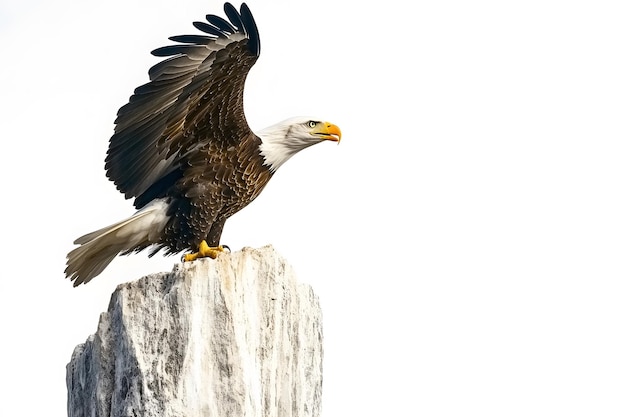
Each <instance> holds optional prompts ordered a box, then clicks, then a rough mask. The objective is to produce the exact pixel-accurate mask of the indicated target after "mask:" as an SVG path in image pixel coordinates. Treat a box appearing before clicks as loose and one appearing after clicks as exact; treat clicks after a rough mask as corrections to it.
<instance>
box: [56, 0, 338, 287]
mask: <svg viewBox="0 0 626 417" xmlns="http://www.w3.org/2000/svg"><path fill="white" fill-rule="evenodd" d="M224 12H225V14H226V16H227V18H228V21H227V20H225V19H223V18H221V17H219V16H215V15H207V16H206V22H194V26H195V27H196V28H197V29H199V30H200V31H202V32H203V33H204V34H202V35H182V36H173V37H171V38H170V40H172V41H174V42H178V43H177V44H175V45H171V46H165V47H163V48H159V49H156V50H155V51H153V52H152V53H153V54H154V55H156V56H159V57H166V59H165V60H163V61H162V62H160V63H158V64H156V65H155V66H153V67H152V68H151V69H150V71H149V76H150V82H148V83H147V84H145V85H142V86H140V87H138V88H137V89H135V92H134V94H133V95H132V96H131V97H130V100H129V102H128V104H126V105H124V106H123V107H121V108H120V110H119V112H118V115H117V119H116V121H115V131H114V134H113V136H112V137H111V139H110V142H109V150H108V152H107V157H106V164H105V168H106V172H107V176H108V178H109V179H111V180H112V181H113V182H114V183H115V185H116V187H117V189H118V190H119V191H120V192H122V193H123V194H124V195H125V197H126V198H134V205H135V207H136V208H137V210H138V211H137V212H136V213H135V214H134V215H133V216H131V217H130V218H128V219H125V220H122V221H120V222H118V223H115V224H113V225H111V226H108V227H105V228H102V229H100V230H97V231H95V232H92V233H89V234H87V235H85V236H82V237H80V238H78V239H76V241H75V242H74V243H75V244H78V245H80V246H78V247H77V248H75V249H74V250H72V251H71V252H70V253H69V254H68V256H67V268H66V269H65V274H66V276H67V277H68V278H70V279H71V280H72V281H74V286H77V285H79V284H82V283H87V282H89V281H90V280H91V279H93V278H94V277H96V276H97V275H98V274H100V273H101V272H102V271H103V270H104V268H106V266H107V265H108V264H109V263H110V262H111V261H112V260H113V259H114V258H115V257H116V256H117V255H118V254H122V255H127V254H130V253H134V252H139V251H141V250H143V249H146V248H148V247H151V248H152V249H151V253H150V255H154V254H155V253H157V252H159V251H160V250H164V251H165V253H166V254H174V253H178V252H182V251H194V253H190V254H187V255H185V258H184V259H185V260H186V261H191V260H194V259H196V258H197V257H205V256H209V257H213V258H214V257H215V256H217V254H218V253H219V252H220V251H221V250H223V249H222V247H221V246H220V237H221V235H222V230H223V228H224V223H225V222H226V220H227V219H228V218H229V217H230V216H232V215H233V214H234V213H236V212H237V211H239V210H241V209H242V208H244V207H245V206H247V205H248V204H249V203H250V202H251V201H252V200H254V199H255V198H256V197H257V196H258V195H259V193H260V192H261V191H262V190H263V188H264V187H265V185H266V184H267V182H268V181H269V180H270V178H271V177H272V175H273V174H274V172H275V171H276V169H278V168H279V167H280V166H281V165H282V164H283V163H284V162H285V161H287V160H288V159H289V158H290V157H291V156H293V155H294V154H296V153H297V152H299V151H300V150H302V149H304V148H307V147H309V146H311V145H314V144H316V143H319V142H322V141H326V140H330V141H335V142H339V140H340V139H341V132H340V130H339V128H338V127H337V126H336V125H334V124H332V123H328V122H325V121H322V120H318V119H315V118H310V117H294V118H291V119H287V120H285V121H282V122H280V123H277V124H275V125H273V126H270V127H268V128H266V129H264V130H262V131H260V132H257V133H256V134H255V133H254V132H252V131H251V130H250V127H249V126H248V123H247V122H246V118H245V114H244V110H243V90H244V84H245V81H246V77H247V75H248V72H249V71H250V69H251V68H252V66H253V65H254V63H255V62H256V60H257V58H258V57H259V53H260V50H261V44H260V40H259V33H258V30H257V26H256V23H255V21H254V18H253V16H252V14H251V13H250V9H249V8H248V6H247V5H246V4H245V3H244V4H242V5H241V8H240V10H239V11H237V9H236V8H235V7H234V6H233V5H231V4H230V3H226V4H225V5H224Z"/></svg>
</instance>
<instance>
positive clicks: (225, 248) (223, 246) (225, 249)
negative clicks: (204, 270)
mask: <svg viewBox="0 0 626 417" xmlns="http://www.w3.org/2000/svg"><path fill="white" fill-rule="evenodd" d="M222 250H224V251H228V253H230V252H231V250H230V247H228V246H227V245H222Z"/></svg>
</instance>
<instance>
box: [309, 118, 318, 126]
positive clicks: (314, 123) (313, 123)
mask: <svg viewBox="0 0 626 417" xmlns="http://www.w3.org/2000/svg"><path fill="white" fill-rule="evenodd" d="M315 126H317V122H314V121H313V120H311V121H310V122H309V127H310V128H314V127H315Z"/></svg>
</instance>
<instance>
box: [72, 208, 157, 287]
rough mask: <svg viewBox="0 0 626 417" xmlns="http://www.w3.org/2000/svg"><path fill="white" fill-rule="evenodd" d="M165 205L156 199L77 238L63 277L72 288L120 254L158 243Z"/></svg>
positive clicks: (91, 277) (93, 274) (87, 279)
mask: <svg viewBox="0 0 626 417" xmlns="http://www.w3.org/2000/svg"><path fill="white" fill-rule="evenodd" d="M167 220H168V217H167V203H166V202H165V201H164V200H155V201H153V202H151V203H150V204H149V205H147V206H146V207H144V208H142V209H141V210H139V211H138V212H137V213H135V214H134V215H133V216H131V217H129V218H128V219H126V220H122V221H121V222H118V223H115V224H112V225H111V226H107V227H104V228H102V229H100V230H96V231H95V232H91V233H89V234H86V235H85V236H82V237H79V238H78V239H76V240H75V241H74V243H75V244H77V245H80V246H79V247H77V248H76V249H74V250H72V251H71V252H70V253H69V254H68V255H67V268H65V276H66V277H68V278H70V279H71V280H72V281H74V286H77V285H80V284H83V283H87V282H89V281H91V280H92V279H93V278H94V277H96V276H98V275H99V274H100V273H101V272H102V271H103V270H104V268H106V267H107V265H109V264H110V263H111V261H112V260H113V259H114V258H115V257H116V256H117V255H118V254H119V253H120V252H126V251H132V250H133V249H136V248H139V247H145V246H148V245H150V244H153V243H157V242H158V238H159V236H160V235H161V233H162V232H163V229H164V228H165V225H166V224H167Z"/></svg>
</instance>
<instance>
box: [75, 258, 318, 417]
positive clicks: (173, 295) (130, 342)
mask: <svg viewBox="0 0 626 417" xmlns="http://www.w3.org/2000/svg"><path fill="white" fill-rule="evenodd" d="M322 356H323V350H322V314H321V310H320V306H319V301H318V299H317V296H316V295H315V294H314V293H313V290H312V289H311V287H310V286H308V285H305V284H302V283H298V282H297V280H296V277H295V274H294V272H293V269H292V268H291V267H290V266H289V265H288V264H287V262H286V261H285V260H284V259H283V258H282V257H281V256H280V255H279V254H278V253H276V251H275V250H274V249H273V248H272V247H271V246H266V247H263V248H260V249H251V248H245V249H243V250H241V251H239V252H234V253H224V254H221V255H220V256H218V257H217V259H200V260H197V261H194V262H188V263H184V264H178V265H176V266H175V267H174V269H173V271H172V272H170V273H159V274H153V275H148V276H146V277H143V278H141V279H139V280H137V281H134V282H129V283H126V284H122V285H119V286H118V287H117V289H116V290H115V291H114V293H113V294H112V296H111V301H110V304H109V307H108V311H107V312H105V313H102V314H101V316H100V321H99V323H98V329H97V331H96V333H95V334H93V335H91V336H89V337H88V338H87V341H86V342H85V343H84V344H81V345H78V346H77V347H76V348H75V350H74V353H73V355H72V358H71V361H70V363H69V364H68V365H67V389H68V416H69V417H87V416H102V417H104V416H107V417H110V416H113V417H126V416H141V417H148V416H155V417H156V416H158V417H169V416H172V417H173V416H177V417H183V416H184V417H195V416H198V417H200V416H202V417H210V416H220V417H221V416H224V417H225V416H268V417H269V416H272V417H275V416H276V417H282V416H298V417H299V416H318V415H319V414H320V407H321V393H322Z"/></svg>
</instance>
